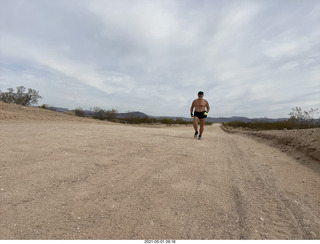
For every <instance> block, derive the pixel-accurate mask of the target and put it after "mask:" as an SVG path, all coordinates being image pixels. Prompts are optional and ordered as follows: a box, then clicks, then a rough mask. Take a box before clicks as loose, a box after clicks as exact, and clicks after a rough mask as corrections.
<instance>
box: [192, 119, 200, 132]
mask: <svg viewBox="0 0 320 244" xmlns="http://www.w3.org/2000/svg"><path fill="white" fill-rule="evenodd" d="M198 122H199V118H198V117H196V116H194V117H193V128H194V130H195V131H198Z"/></svg>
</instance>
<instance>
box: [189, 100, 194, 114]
mask: <svg viewBox="0 0 320 244" xmlns="http://www.w3.org/2000/svg"><path fill="white" fill-rule="evenodd" d="M193 109H194V101H193V102H192V104H191V108H190V114H191V117H193Z"/></svg>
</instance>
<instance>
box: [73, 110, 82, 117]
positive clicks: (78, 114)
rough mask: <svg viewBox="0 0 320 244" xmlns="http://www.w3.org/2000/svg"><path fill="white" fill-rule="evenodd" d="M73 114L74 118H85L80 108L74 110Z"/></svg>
mask: <svg viewBox="0 0 320 244" xmlns="http://www.w3.org/2000/svg"><path fill="white" fill-rule="evenodd" d="M74 113H75V115H76V116H79V117H85V112H84V111H83V109H82V108H76V109H75V110H74Z"/></svg>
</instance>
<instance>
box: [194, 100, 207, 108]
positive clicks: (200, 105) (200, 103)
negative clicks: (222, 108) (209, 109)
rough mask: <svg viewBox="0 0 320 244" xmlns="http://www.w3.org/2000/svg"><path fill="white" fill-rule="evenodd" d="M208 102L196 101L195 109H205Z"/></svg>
mask: <svg viewBox="0 0 320 244" xmlns="http://www.w3.org/2000/svg"><path fill="white" fill-rule="evenodd" d="M206 104H207V103H206V101H205V100H195V103H194V105H195V107H205V106H206Z"/></svg>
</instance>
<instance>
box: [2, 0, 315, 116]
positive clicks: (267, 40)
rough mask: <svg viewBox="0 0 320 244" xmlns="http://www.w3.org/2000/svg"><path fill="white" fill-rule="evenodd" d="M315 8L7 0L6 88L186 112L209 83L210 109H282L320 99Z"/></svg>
mask: <svg viewBox="0 0 320 244" xmlns="http://www.w3.org/2000/svg"><path fill="white" fill-rule="evenodd" d="M319 9H320V3H318V2H317V1H311V0H310V1H303V2H292V3H290V4H288V3H284V2H278V1H241V2H239V1H227V2H225V1H218V0H216V1H193V0H191V1H147V0H139V1H128V0H121V1H98V0H88V1H71V0H69V1H49V0H42V1H37V0H30V1H17V0H12V1H7V2H1V10H0V16H1V17H0V22H1V23H0V34H1V46H0V58H1V59H0V61H1V67H2V68H1V76H0V89H2V90H4V89H6V88H7V86H8V84H9V83H10V84H12V85H13V84H16V85H20V84H21V82H22V83H23V84H26V85H30V86H31V85H32V86H33V85H34V86H37V87H39V88H41V90H40V93H44V94H46V96H45V97H47V98H46V100H44V101H43V102H47V103H50V104H53V105H54V104H55V103H59V106H65V107H70V108H74V107H78V106H82V107H87V108H88V107H92V106H96V105H98V106H99V105H100V106H102V105H104V106H110V107H114V108H118V110H119V111H127V110H140V111H142V112H146V113H148V114H150V115H179V116H188V114H189V107H190V104H191V102H192V100H193V99H194V98H195V97H196V93H197V92H198V90H204V91H205V97H206V98H207V99H208V100H209V101H210V102H211V105H212V107H213V108H214V109H213V110H212V113H211V116H232V115H235V114H237V115H244V116H249V117H257V116H270V117H276V116H286V115H287V113H288V110H290V109H291V107H293V106H299V105H300V104H301V106H302V104H306V105H307V104H308V105H310V106H320V104H319V101H320V99H319V95H318V94H320V92H319V84H318V77H319V74H320V68H319V67H320V62H319V57H318V56H319V55H318V50H319V48H320V46H319V42H318V40H319V38H320V32H319V30H318V23H319V21H320V17H319V14H318V11H317V10H319ZM9 81H10V82H9ZM19 82H20V83H19ZM37 87H34V88H35V89H37ZM61 90H63V91H61ZM53 93H55V95H53ZM68 93H71V94H72V95H71V96H69V97H68ZM58 101H59V102H58ZM257 104H258V106H257Z"/></svg>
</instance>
